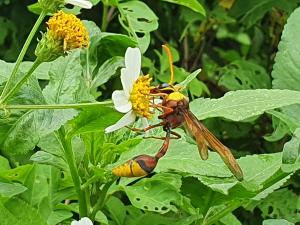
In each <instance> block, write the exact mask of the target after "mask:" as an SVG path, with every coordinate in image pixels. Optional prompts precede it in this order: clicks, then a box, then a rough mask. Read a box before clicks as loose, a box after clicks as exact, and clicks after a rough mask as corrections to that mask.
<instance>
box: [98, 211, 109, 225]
mask: <svg viewBox="0 0 300 225" xmlns="http://www.w3.org/2000/svg"><path fill="white" fill-rule="evenodd" d="M95 220H96V221H97V222H99V223H101V224H103V225H108V220H107V217H106V215H105V214H104V213H103V212H102V211H100V210H99V211H98V212H97V213H96V216H95Z"/></svg>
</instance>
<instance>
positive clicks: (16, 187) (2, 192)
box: [0, 181, 27, 198]
mask: <svg viewBox="0 0 300 225" xmlns="http://www.w3.org/2000/svg"><path fill="white" fill-rule="evenodd" d="M26 190H27V188H26V187H24V186H23V185H21V184H18V183H12V184H10V183H4V182H1V181H0V196H4V197H9V198H11V197H13V196H15V195H18V194H20V193H22V192H24V191H26Z"/></svg>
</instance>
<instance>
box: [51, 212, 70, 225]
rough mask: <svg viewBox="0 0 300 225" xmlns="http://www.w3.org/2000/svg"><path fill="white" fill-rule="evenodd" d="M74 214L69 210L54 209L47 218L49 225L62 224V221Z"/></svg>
mask: <svg viewBox="0 0 300 225" xmlns="http://www.w3.org/2000/svg"><path fill="white" fill-rule="evenodd" d="M72 216H73V213H72V212H70V211H68V210H62V209H58V210H54V211H53V212H52V213H51V214H50V215H49V218H48V220H47V224H48V225H56V224H60V222H62V221H64V220H66V219H69V218H71V217H72Z"/></svg>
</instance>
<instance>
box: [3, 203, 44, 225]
mask: <svg viewBox="0 0 300 225" xmlns="http://www.w3.org/2000/svg"><path fill="white" fill-rule="evenodd" d="M0 212H1V213H0V220H1V224H2V225H11V224H15V225H47V223H46V221H45V220H44V219H43V217H42V216H41V215H40V214H39V213H38V212H37V210H36V209H35V208H33V207H31V206H30V205H29V204H27V203H26V202H24V201H23V200H21V199H18V198H11V199H8V200H7V199H4V198H0Z"/></svg>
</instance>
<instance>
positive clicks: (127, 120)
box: [105, 110, 136, 133]
mask: <svg viewBox="0 0 300 225" xmlns="http://www.w3.org/2000/svg"><path fill="white" fill-rule="evenodd" d="M135 118H136V115H135V113H134V112H133V111H132V110H131V111H129V112H128V113H126V114H125V115H124V116H123V117H122V118H121V119H120V120H119V121H118V122H116V123H115V124H114V125H111V126H109V127H107V128H106V129H105V133H110V132H113V131H116V130H119V129H121V128H122V127H125V126H128V125H130V124H132V123H133V122H134V121H135Z"/></svg>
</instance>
